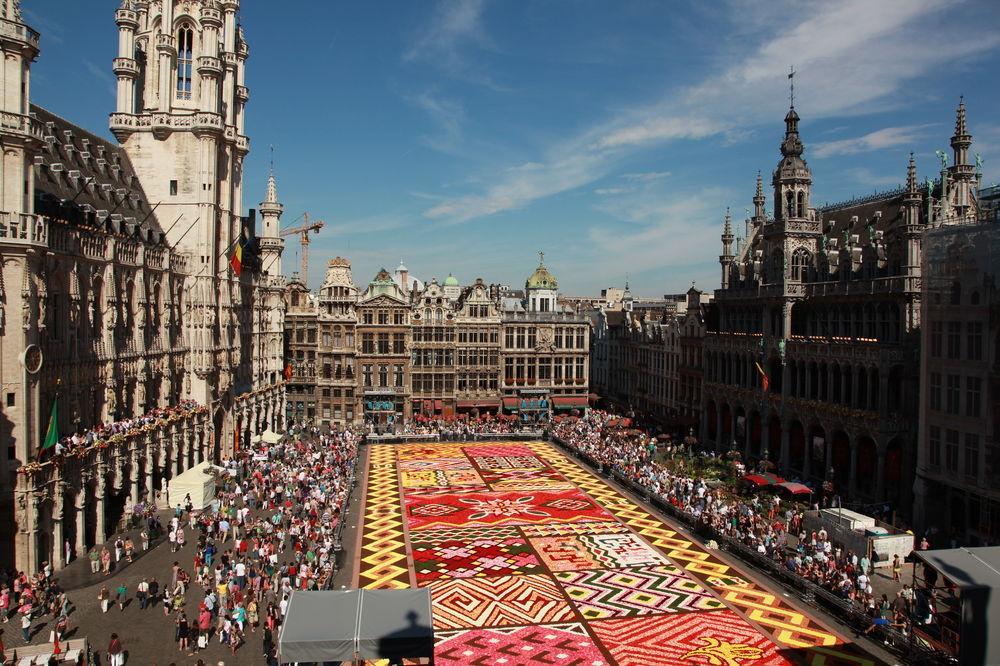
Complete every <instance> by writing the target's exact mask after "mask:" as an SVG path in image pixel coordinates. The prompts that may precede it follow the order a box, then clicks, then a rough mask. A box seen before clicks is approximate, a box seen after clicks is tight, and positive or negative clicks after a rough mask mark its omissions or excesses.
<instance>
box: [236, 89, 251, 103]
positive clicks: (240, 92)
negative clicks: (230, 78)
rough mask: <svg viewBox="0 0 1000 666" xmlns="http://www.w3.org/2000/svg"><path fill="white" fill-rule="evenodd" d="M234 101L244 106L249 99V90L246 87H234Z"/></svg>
mask: <svg viewBox="0 0 1000 666" xmlns="http://www.w3.org/2000/svg"><path fill="white" fill-rule="evenodd" d="M236 99H238V100H240V101H241V102H243V103H244V104H246V103H247V101H248V100H249V99H250V88H248V87H246V86H236Z"/></svg>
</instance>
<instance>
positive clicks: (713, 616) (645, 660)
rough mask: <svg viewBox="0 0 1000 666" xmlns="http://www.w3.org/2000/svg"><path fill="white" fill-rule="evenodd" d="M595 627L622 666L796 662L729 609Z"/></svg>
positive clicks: (616, 621) (593, 624)
mask: <svg viewBox="0 0 1000 666" xmlns="http://www.w3.org/2000/svg"><path fill="white" fill-rule="evenodd" d="M589 627H590V630H591V631H593V632H594V634H595V635H596V636H597V639H598V641H599V642H600V643H601V644H602V645H603V646H604V647H605V648H606V649H607V650H608V652H610V653H611V655H612V657H613V658H614V660H615V662H616V663H618V664H621V665H622V666H649V665H650V664H687V665H688V666H690V665H691V664H716V665H725V666H739V665H742V664H753V666H779V665H783V664H789V663H791V662H789V661H787V660H786V659H785V658H784V657H783V656H782V655H781V653H780V652H779V651H778V648H777V646H775V645H774V643H772V642H771V641H769V640H767V638H765V637H764V636H762V635H761V634H760V632H758V631H757V630H756V629H754V628H753V627H752V626H751V625H750V624H749V623H747V622H746V620H744V619H743V618H741V617H740V616H739V615H737V614H736V613H734V612H732V611H728V610H723V611H716V612H713V613H682V614H679V615H660V616H656V617H630V618H623V619H614V620H597V621H595V622H591V623H590V624H589Z"/></svg>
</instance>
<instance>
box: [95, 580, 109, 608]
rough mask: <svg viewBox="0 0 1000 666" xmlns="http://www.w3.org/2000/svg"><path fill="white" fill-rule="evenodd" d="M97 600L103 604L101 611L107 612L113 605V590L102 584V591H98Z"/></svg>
mask: <svg viewBox="0 0 1000 666" xmlns="http://www.w3.org/2000/svg"><path fill="white" fill-rule="evenodd" d="M97 601H98V602H100V604H101V612H102V613H107V612H108V608H110V607H111V591H110V590H108V586H107V585H102V586H101V591H100V592H98V593H97Z"/></svg>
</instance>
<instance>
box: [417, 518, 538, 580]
mask: <svg viewBox="0 0 1000 666" xmlns="http://www.w3.org/2000/svg"><path fill="white" fill-rule="evenodd" d="M501 529H502V528H501ZM416 534H417V536H414V538H413V541H412V542H411V544H410V548H411V550H412V551H413V567H414V569H415V571H416V574H417V585H419V586H421V587H423V586H424V585H426V584H427V583H428V582H430V581H435V580H439V579H441V578H471V577H473V576H501V575H505V574H520V573H540V572H541V571H542V565H541V563H540V562H539V561H538V557H537V556H536V555H535V552H534V551H533V550H532V549H531V547H530V546H529V545H528V542H527V541H526V540H525V539H524V537H521V536H499V535H497V536H494V535H491V534H490V529H489V528H483V529H481V530H480V534H479V535H477V536H474V537H472V538H471V539H461V540H451V541H424V539H425V538H426V537H425V535H424V534H423V533H420V532H418V533H416Z"/></svg>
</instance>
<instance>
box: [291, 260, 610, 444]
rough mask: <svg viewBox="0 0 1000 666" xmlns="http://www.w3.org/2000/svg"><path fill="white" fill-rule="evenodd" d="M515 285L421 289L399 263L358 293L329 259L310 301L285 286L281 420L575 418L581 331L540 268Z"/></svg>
mask: <svg viewBox="0 0 1000 666" xmlns="http://www.w3.org/2000/svg"><path fill="white" fill-rule="evenodd" d="M525 287H526V288H525V290H524V292H523V294H521V295H518V296H510V295H508V296H505V295H504V294H505V293H506V294H510V293H511V292H509V291H506V292H505V291H504V290H503V289H502V288H501V287H500V286H499V285H495V284H487V283H486V282H484V281H483V280H482V279H481V278H480V279H476V280H475V281H474V282H473V283H472V284H471V285H466V286H463V285H461V283H460V282H459V281H458V279H457V278H455V277H454V276H452V275H449V276H448V277H447V278H445V280H444V282H443V283H439V282H438V281H437V280H436V279H432V280H430V281H429V282H426V283H425V282H423V281H421V280H419V279H417V278H415V277H413V276H412V275H410V273H409V270H408V269H407V268H406V266H405V265H403V264H402V263H401V264H400V266H399V268H397V269H396V271H395V272H394V274H390V273H389V272H388V271H386V270H385V269H383V270H381V271H379V273H378V275H376V276H375V278H374V279H373V280H372V281H371V282H370V283H369V284H368V287H367V288H366V289H365V290H364V292H362V293H361V294H358V290H357V289H356V288H355V287H354V283H353V280H352V278H351V269H350V263H349V262H348V261H347V260H346V259H342V258H340V257H338V258H336V259H334V260H332V261H331V262H330V265H329V268H328V270H327V276H326V280H325V281H324V283H323V286H322V287H321V288H320V294H319V297H318V298H317V297H315V296H314V295H312V294H311V293H309V291H308V290H307V289H306V287H305V285H304V284H302V283H301V282H299V281H295V280H292V281H290V282H289V284H288V288H287V297H286V298H287V315H286V331H285V332H286V354H287V359H288V363H289V364H290V366H291V369H292V377H291V379H290V381H289V385H288V416H289V418H292V419H305V420H308V421H311V422H314V423H317V424H319V425H330V426H342V425H347V424H358V423H368V424H370V425H372V426H373V427H375V428H376V429H378V430H380V431H388V430H392V429H395V428H396V427H398V426H399V425H401V424H402V423H404V422H407V421H410V420H412V419H419V418H421V417H426V418H442V417H443V418H452V417H455V418H463V417H473V418H475V417H478V416H482V415H485V414H491V415H499V414H501V413H504V412H505V413H507V414H522V413H523V414H525V415H526V416H525V417H524V418H526V419H536V418H540V419H547V418H548V417H549V416H550V415H551V414H552V413H553V412H559V411H569V410H572V409H585V408H586V407H587V399H588V372H589V339H590V334H589V329H590V322H589V320H588V319H587V318H586V317H584V316H582V315H577V314H576V313H575V312H574V311H572V310H570V309H568V308H566V307H564V306H562V305H560V304H559V303H558V296H559V295H558V285H557V283H556V280H555V278H554V277H553V276H552V275H551V273H549V272H548V270H547V269H546V268H545V267H544V266H539V269H538V270H536V271H535V273H534V274H533V275H532V276H531V277H530V278H529V279H528V280H527V282H526V284H525ZM310 330H312V331H314V332H313V333H310ZM505 372H507V374H504V373H505Z"/></svg>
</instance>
